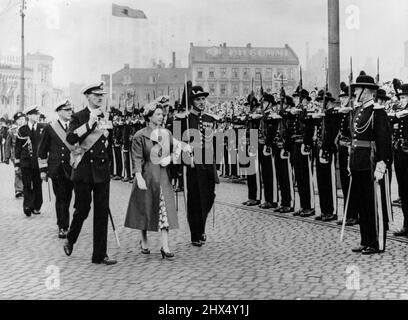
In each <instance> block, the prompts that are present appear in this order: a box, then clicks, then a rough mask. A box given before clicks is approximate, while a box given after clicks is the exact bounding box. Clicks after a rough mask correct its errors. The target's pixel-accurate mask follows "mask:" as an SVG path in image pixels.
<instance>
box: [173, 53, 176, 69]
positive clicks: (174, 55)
mask: <svg viewBox="0 0 408 320" xmlns="http://www.w3.org/2000/svg"><path fill="white" fill-rule="evenodd" d="M175 68H176V52H174V51H173V69H175Z"/></svg>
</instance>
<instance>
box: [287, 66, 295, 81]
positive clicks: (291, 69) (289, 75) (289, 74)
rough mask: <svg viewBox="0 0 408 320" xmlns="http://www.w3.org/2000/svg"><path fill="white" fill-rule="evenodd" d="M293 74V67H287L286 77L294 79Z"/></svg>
mask: <svg viewBox="0 0 408 320" xmlns="http://www.w3.org/2000/svg"><path fill="white" fill-rule="evenodd" d="M293 76H294V72H293V68H289V69H288V79H289V80H293V79H294V78H293Z"/></svg>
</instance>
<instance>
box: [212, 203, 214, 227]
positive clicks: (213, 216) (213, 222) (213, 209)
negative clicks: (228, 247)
mask: <svg viewBox="0 0 408 320" xmlns="http://www.w3.org/2000/svg"><path fill="white" fill-rule="evenodd" d="M212 212H213V230H214V228H215V199H214V204H213V208H212Z"/></svg>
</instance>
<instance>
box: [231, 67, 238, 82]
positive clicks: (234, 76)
mask: <svg viewBox="0 0 408 320" xmlns="http://www.w3.org/2000/svg"><path fill="white" fill-rule="evenodd" d="M238 72H239V71H238V68H232V77H233V78H234V79H238V78H239V76H238Z"/></svg>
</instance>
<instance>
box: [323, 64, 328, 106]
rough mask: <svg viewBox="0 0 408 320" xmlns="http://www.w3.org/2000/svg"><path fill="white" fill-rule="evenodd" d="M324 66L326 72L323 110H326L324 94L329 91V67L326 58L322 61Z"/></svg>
mask: <svg viewBox="0 0 408 320" xmlns="http://www.w3.org/2000/svg"><path fill="white" fill-rule="evenodd" d="M324 68H325V72H326V83H325V85H324V96H323V110H326V109H327V100H326V96H327V92H328V91H329V67H328V65H327V58H326V59H325V61H324Z"/></svg>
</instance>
